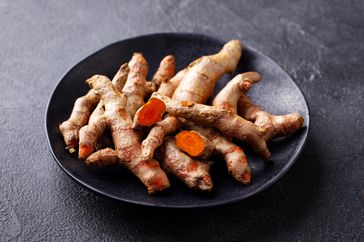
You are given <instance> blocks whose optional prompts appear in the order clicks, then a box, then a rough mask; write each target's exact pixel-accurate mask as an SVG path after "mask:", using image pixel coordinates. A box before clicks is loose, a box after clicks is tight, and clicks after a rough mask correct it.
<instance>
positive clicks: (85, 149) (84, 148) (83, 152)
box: [78, 144, 94, 160]
mask: <svg viewBox="0 0 364 242" xmlns="http://www.w3.org/2000/svg"><path fill="white" fill-rule="evenodd" d="M92 152H94V148H93V147H92V146H88V145H86V144H81V145H80V148H79V149H78V158H79V159H81V160H83V159H86V158H87V156H89V155H90V154H91V153H92Z"/></svg>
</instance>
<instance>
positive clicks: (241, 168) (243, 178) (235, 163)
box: [183, 121, 251, 185]
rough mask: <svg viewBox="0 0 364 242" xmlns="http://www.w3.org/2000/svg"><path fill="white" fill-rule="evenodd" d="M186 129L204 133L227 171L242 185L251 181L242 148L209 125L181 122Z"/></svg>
mask: <svg viewBox="0 0 364 242" xmlns="http://www.w3.org/2000/svg"><path fill="white" fill-rule="evenodd" d="M183 124H184V126H185V127H187V128H188V129H192V130H195V131H197V132H199V133H200V134H202V135H204V136H205V137H206V138H207V139H208V140H210V142H211V143H212V144H213V146H214V148H215V150H216V152H217V153H218V154H219V155H221V156H223V157H224V160H225V162H226V166H227V168H228V171H229V173H230V174H231V175H232V176H233V177H234V178H235V180H237V181H238V182H241V183H242V184H244V185H247V184H249V183H250V181H251V171H250V168H249V165H248V162H247V158H246V156H245V153H244V152H243V150H242V149H241V148H240V147H239V146H237V145H235V144H234V143H233V142H231V141H230V140H229V139H227V138H225V137H224V136H223V135H222V134H221V133H220V132H219V131H218V130H216V129H214V128H210V127H202V126H200V125H196V124H193V123H192V122H188V121H185V122H183Z"/></svg>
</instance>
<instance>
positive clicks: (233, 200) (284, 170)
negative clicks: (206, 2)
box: [44, 32, 310, 209]
mask: <svg viewBox="0 0 364 242" xmlns="http://www.w3.org/2000/svg"><path fill="white" fill-rule="evenodd" d="M158 36H162V37H164V36H175V37H179V36H191V37H202V38H205V39H210V40H212V41H216V42H219V43H224V40H222V39H219V38H217V37H215V36H211V35H205V34H200V33H190V32H174V33H169V32H158V33H150V34H143V35H137V36H134V37H131V38H127V39H122V40H118V41H116V42H113V43H110V44H107V45H105V46H104V47H102V48H101V49H98V50H96V51H94V52H92V53H91V54H90V55H87V56H86V57H84V58H81V60H79V61H77V63H76V64H74V65H73V66H72V67H71V68H70V69H69V70H67V71H65V73H64V74H63V75H62V76H61V78H60V79H59V81H58V82H57V83H56V84H55V85H54V87H53V88H52V92H51V94H50V97H49V98H48V102H47V105H46V112H45V118H44V127H45V131H46V136H47V143H48V148H49V150H50V151H51V154H52V156H53V159H54V160H55V161H56V163H57V164H58V166H59V167H60V168H61V169H62V170H63V171H64V172H65V173H66V174H67V175H68V176H69V177H70V178H71V179H72V180H74V181H76V182H77V183H79V184H80V185H82V186H84V187H85V188H86V189H87V190H89V191H91V192H93V193H96V194H98V195H101V196H102V197H105V198H108V199H113V200H116V201H119V202H124V203H129V204H133V205H141V206H146V207H158V208H180V209H181V208H182V209H187V208H207V207H216V206H224V205H230V204H233V203H238V202H241V201H243V200H247V199H250V198H252V197H254V196H256V195H257V194H259V193H261V192H263V191H265V190H266V189H268V188H269V187H271V186H272V185H274V184H275V183H276V182H277V181H278V180H279V179H280V178H281V177H282V176H283V175H284V174H286V173H287V171H288V170H289V169H290V168H291V166H292V165H293V164H294V163H296V161H297V159H298V158H299V157H300V155H301V153H302V151H303V149H304V148H305V146H306V143H307V137H308V135H309V131H310V108H309V105H308V102H307V99H306V97H305V95H304V93H303V92H302V90H301V88H300V87H299V85H298V84H297V82H296V81H295V79H294V78H293V77H292V76H291V75H289V73H288V72H287V71H286V70H285V69H283V67H282V66H280V65H279V64H278V63H277V62H276V61H274V60H273V59H272V58H271V57H270V56H268V55H265V54H264V53H262V52H260V51H259V50H257V49H255V48H254V47H252V46H250V45H244V46H245V47H246V48H249V49H251V50H253V51H255V52H257V53H259V54H261V55H263V56H264V57H265V58H267V59H268V60H269V61H272V62H274V63H275V64H276V65H278V66H279V67H280V68H281V69H282V71H283V72H284V73H285V74H286V75H287V76H289V78H290V79H291V80H292V82H293V84H294V86H295V87H296V88H297V89H298V91H299V92H300V93H301V95H302V97H303V101H304V104H305V105H306V108H307V118H306V117H305V123H306V127H305V129H306V130H305V131H304V134H303V137H302V140H303V142H302V145H301V147H299V149H298V150H296V151H295V152H294V157H293V158H292V159H291V160H290V162H288V163H286V164H285V165H284V166H283V167H282V169H281V170H280V171H279V173H278V174H277V175H276V176H273V177H272V178H271V179H269V180H268V181H267V182H265V183H264V184H263V185H262V186H260V187H258V188H257V189H255V190H254V191H252V192H250V193H248V194H246V195H243V196H240V197H236V198H231V199H228V200H223V201H216V202H211V203H207V204H204V203H201V204H196V205H183V204H182V205H168V204H159V203H151V202H144V201H135V200H132V199H128V198H120V197H118V196H115V195H112V194H108V193H105V192H103V191H102V190H100V189H97V188H95V187H93V186H91V185H89V184H87V183H86V182H84V181H82V180H81V179H79V178H77V177H76V176H75V175H74V174H72V173H71V172H70V171H68V170H67V169H66V168H65V167H64V166H63V165H62V164H61V162H60V161H59V160H58V158H57V156H56V154H55V153H54V151H53V148H52V144H51V141H50V138H49V137H50V136H49V129H48V117H49V115H48V113H49V109H50V104H51V102H52V99H53V94H54V92H55V91H56V90H57V88H58V86H59V85H60V84H61V83H62V80H63V79H64V78H65V77H66V76H67V75H68V74H69V73H71V72H72V71H73V70H74V69H75V68H76V67H77V66H78V65H79V64H81V63H82V62H84V61H85V60H87V59H89V58H91V57H92V56H94V55H96V54H98V53H99V52H102V51H104V50H105V49H107V48H110V47H112V46H114V45H118V44H120V43H121V42H127V41H132V40H134V39H139V38H145V37H158ZM239 40H240V38H239ZM146 195H148V194H146Z"/></svg>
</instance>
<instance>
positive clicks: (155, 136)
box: [142, 117, 181, 160]
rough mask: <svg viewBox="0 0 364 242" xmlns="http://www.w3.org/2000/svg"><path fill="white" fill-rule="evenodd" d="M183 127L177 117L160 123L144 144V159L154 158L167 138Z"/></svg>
mask: <svg viewBox="0 0 364 242" xmlns="http://www.w3.org/2000/svg"><path fill="white" fill-rule="evenodd" d="M180 127H181V122H179V120H178V119H177V118H175V117H166V118H165V119H163V120H162V121H161V122H158V123H157V124H156V125H155V126H154V127H153V128H152V129H151V130H150V132H149V134H148V136H147V138H146V139H145V140H144V141H143V142H142V159H145V160H149V159H151V158H153V155H154V151H155V150H156V149H157V148H158V147H159V146H161V145H162V143H163V139H164V137H165V136H167V135H169V134H171V133H173V132H174V131H175V130H177V129H179V128H180Z"/></svg>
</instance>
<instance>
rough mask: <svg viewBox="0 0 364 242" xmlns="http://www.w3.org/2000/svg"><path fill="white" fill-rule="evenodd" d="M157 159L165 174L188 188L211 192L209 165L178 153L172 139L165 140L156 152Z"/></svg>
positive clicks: (180, 152)
mask: <svg viewBox="0 0 364 242" xmlns="http://www.w3.org/2000/svg"><path fill="white" fill-rule="evenodd" d="M157 157H158V159H159V160H160V161H161V162H162V166H163V168H164V169H165V170H166V171H167V172H169V173H170V174H173V175H175V176H176V177H177V178H179V179H180V180H181V181H182V182H184V183H185V184H186V185H187V186H188V187H189V188H192V189H197V190H201V191H211V189H212V186H213V183H212V179H211V176H210V174H209V171H210V166H211V163H210V162H203V161H199V160H194V159H192V158H191V157H189V156H188V155H186V154H185V153H183V152H182V151H180V150H179V149H178V147H177V146H176V144H175V140H174V138H173V137H168V138H166V139H165V141H164V143H163V145H162V146H161V148H160V150H159V151H158V152H157Z"/></svg>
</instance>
